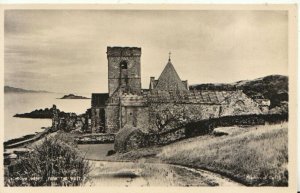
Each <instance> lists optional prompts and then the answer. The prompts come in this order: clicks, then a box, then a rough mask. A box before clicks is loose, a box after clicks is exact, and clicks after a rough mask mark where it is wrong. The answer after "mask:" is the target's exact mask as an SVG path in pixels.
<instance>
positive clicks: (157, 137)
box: [145, 128, 186, 146]
mask: <svg viewBox="0 0 300 193" xmlns="http://www.w3.org/2000/svg"><path fill="white" fill-rule="evenodd" d="M185 133H186V132H185V128H179V129H174V130H170V131H168V132H162V133H150V134H148V135H147V136H146V139H145V141H146V145H147V146H152V145H166V144H169V143H172V142H175V141H178V140H180V139H183V138H185V137H186V134H185Z"/></svg>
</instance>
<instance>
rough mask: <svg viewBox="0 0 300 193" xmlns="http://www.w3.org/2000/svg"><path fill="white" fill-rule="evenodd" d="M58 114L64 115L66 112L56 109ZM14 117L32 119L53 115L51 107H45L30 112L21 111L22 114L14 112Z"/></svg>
mask: <svg viewBox="0 0 300 193" xmlns="http://www.w3.org/2000/svg"><path fill="white" fill-rule="evenodd" d="M57 111H58V115H59V116H65V115H66V114H67V113H65V112H63V111H60V110H59V109H57ZM14 117H20V118H32V119H52V117H53V109H52V108H45V109H39V110H38V109H36V110H34V111H31V112H30V113H22V114H15V115H14Z"/></svg>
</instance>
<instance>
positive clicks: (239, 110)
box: [220, 91, 262, 117]
mask: <svg viewBox="0 0 300 193" xmlns="http://www.w3.org/2000/svg"><path fill="white" fill-rule="evenodd" d="M221 105H222V108H221V110H220V117H223V116H236V115H250V114H262V111H261V110H260V106H259V104H258V103H256V102H255V101H254V100H253V99H251V98H250V97H248V96H247V95H245V94H244V93H243V92H242V91H236V92H230V95H228V96H227V97H226V96H225V100H224V101H223V102H222V103H221Z"/></svg>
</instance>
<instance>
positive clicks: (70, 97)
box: [59, 94, 90, 99]
mask: <svg viewBox="0 0 300 193" xmlns="http://www.w3.org/2000/svg"><path fill="white" fill-rule="evenodd" d="M59 99H90V98H87V97H84V96H77V95H74V94H69V95H65V96H63V97H61V98H59Z"/></svg>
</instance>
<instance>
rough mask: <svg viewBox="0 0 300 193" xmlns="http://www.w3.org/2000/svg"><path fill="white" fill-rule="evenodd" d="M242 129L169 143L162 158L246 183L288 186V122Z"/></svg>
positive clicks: (163, 151)
mask: <svg viewBox="0 0 300 193" xmlns="http://www.w3.org/2000/svg"><path fill="white" fill-rule="evenodd" d="M256 128H257V129H256ZM242 129H243V131H241V128H239V129H238V130H237V129H232V131H231V134H230V135H227V136H222V137H213V136H202V137H197V138H193V139H189V140H186V141H182V142H179V143H176V144H172V145H169V146H165V147H163V148H162V151H161V153H160V154H158V157H160V158H161V159H162V160H163V161H165V162H168V163H174V164H181V165H186V166H191V167H198V168H204V169H208V170H211V171H215V172H218V173H222V174H223V175H226V176H229V177H231V178H233V179H236V180H238V181H240V182H242V183H243V184H246V185H254V186H257V185H271V186H286V185H287V183H288V172H287V162H288V151H287V147H288V140H287V139H288V137H287V134H288V130H287V124H283V125H272V126H270V125H266V126H259V127H252V128H242Z"/></svg>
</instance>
